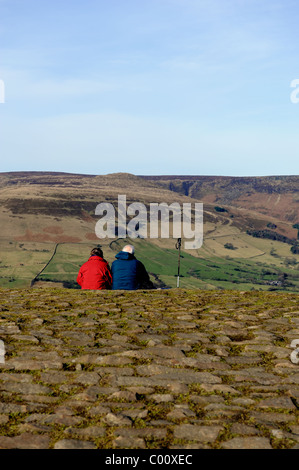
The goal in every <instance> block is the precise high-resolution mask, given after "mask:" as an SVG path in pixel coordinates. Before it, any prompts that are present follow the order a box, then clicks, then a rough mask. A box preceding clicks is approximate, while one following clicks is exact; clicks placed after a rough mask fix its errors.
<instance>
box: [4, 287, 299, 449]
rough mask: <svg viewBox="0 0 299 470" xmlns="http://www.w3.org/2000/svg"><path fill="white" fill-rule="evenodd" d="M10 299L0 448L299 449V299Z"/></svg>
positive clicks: (63, 295)
mask: <svg viewBox="0 0 299 470" xmlns="http://www.w3.org/2000/svg"><path fill="white" fill-rule="evenodd" d="M0 296H1V304H0V340H1V341H2V346H3V345H4V348H5V356H4V359H2V361H0V362H2V364H0V448H1V449H33V448H34V449H97V448H98V449H130V448H132V449H133V448H134V449H206V448H208V449H209V448H210V449H240V448H242V449H286V448H299V364H298V363H296V357H297V356H296V351H295V350H294V348H293V349H292V348H291V347H290V345H291V342H292V341H293V340H295V339H298V340H299V302H298V299H299V296H298V295H295V294H294V295H292V294H283V293H274V292H268V293H265V292H237V291H184V290H181V289H173V290H157V291H143V292H117V291H115V292H111V291H102V292H99V291H98V292H96V291H80V290H71V289H70V290H67V289H55V288H48V289H47V288H43V289H42V288H35V289H28V290H22V289H19V290H18V289H12V290H8V289H2V290H0ZM298 346H299V345H298ZM292 352H293V356H292V358H293V360H291V353H292ZM294 358H295V360H294ZM0 359H1V356H0Z"/></svg>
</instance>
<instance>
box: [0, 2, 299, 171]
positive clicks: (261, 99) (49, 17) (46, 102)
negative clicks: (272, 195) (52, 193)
mask: <svg viewBox="0 0 299 470" xmlns="http://www.w3.org/2000/svg"><path fill="white" fill-rule="evenodd" d="M298 24H299V3H298V1H297V0H142V1H140V0H109V1H108V0H106V1H104V0H84V1H83V0H59V1H58V0H51V2H50V1H41V0H0V81H1V82H0V83H2V85H3V84H4V86H5V91H4V93H5V100H4V101H5V102H4V103H0V155H1V160H0V162H1V164H0V171H64V172H72V173H86V174H107V173H114V172H129V173H134V174H147V175H150V174H152V175H156V174H184V175H201V174H203V175H231V176H248V175H249V176H263V175H278V174H289V175H291V174H299V171H298V170H299V163H298V162H299V158H298V155H299V137H298V136H299V132H298V131H299V103H295V102H292V101H291V99H290V96H291V93H292V91H296V89H295V90H294V88H291V82H292V81H293V80H295V79H299V60H298V39H299V38H298V36H299V34H298ZM2 91H3V90H2ZM0 96H1V95H0ZM298 98H299V85H298Z"/></svg>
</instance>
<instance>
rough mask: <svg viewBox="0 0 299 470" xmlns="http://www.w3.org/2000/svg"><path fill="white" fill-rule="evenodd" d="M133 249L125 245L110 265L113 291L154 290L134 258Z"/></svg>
mask: <svg viewBox="0 0 299 470" xmlns="http://www.w3.org/2000/svg"><path fill="white" fill-rule="evenodd" d="M134 251H135V250H134V247H133V246H132V245H126V246H125V247H124V248H123V249H122V251H120V252H119V253H117V255H116V256H115V258H116V260H115V261H113V263H112V265H111V272H112V289H113V290H136V289H154V285H153V283H152V282H151V281H150V278H149V275H148V273H147V272H146V269H145V267H144V265H143V264H142V263H141V261H139V260H138V259H136V258H135V255H134Z"/></svg>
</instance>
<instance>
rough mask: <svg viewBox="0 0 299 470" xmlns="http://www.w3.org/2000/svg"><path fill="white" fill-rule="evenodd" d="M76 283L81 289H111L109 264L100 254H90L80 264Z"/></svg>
mask: <svg viewBox="0 0 299 470" xmlns="http://www.w3.org/2000/svg"><path fill="white" fill-rule="evenodd" d="M77 283H78V284H79V285H80V286H81V289H93V290H98V289H111V285H112V275H111V272H110V268H109V264H108V263H107V261H106V260H104V259H103V258H100V256H96V255H93V256H91V257H90V258H89V260H88V261H87V262H86V263H84V264H83V265H82V266H81V268H80V270H79V273H78V276H77Z"/></svg>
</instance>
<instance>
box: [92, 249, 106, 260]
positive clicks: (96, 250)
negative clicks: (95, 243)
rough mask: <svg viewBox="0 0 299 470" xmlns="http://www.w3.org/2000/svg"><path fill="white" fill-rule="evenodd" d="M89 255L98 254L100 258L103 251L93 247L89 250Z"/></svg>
mask: <svg viewBox="0 0 299 470" xmlns="http://www.w3.org/2000/svg"><path fill="white" fill-rule="evenodd" d="M90 256H100V258H103V251H102V250H101V248H98V247H96V248H93V249H92V250H91V252H90Z"/></svg>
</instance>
